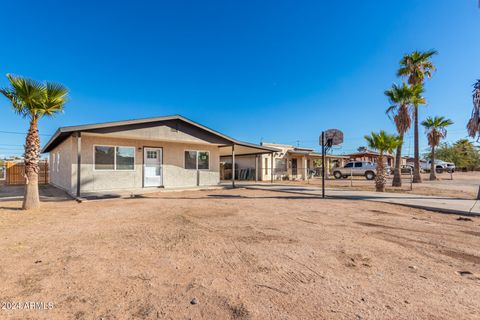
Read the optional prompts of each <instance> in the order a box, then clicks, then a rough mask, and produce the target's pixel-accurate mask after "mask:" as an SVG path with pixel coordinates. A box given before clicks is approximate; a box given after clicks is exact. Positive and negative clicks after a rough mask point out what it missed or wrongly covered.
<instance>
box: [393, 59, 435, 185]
mask: <svg viewBox="0 0 480 320" xmlns="http://www.w3.org/2000/svg"><path fill="white" fill-rule="evenodd" d="M436 54H437V51H436V50H428V51H425V52H420V51H414V52H412V53H411V54H407V55H405V56H404V57H403V58H402V60H400V69H398V71H397V75H398V76H400V77H401V76H405V77H407V78H408V83H409V84H410V85H419V84H423V82H424V81H425V77H427V78H431V77H432V73H433V71H435V70H436V68H435V65H434V64H433V63H432V62H431V61H430V58H431V57H432V56H434V55H436ZM418 106H419V105H418V104H415V103H414V105H413V131H414V166H413V167H414V172H413V182H415V183H417V182H422V176H421V175H420V147H419V135H418Z"/></svg>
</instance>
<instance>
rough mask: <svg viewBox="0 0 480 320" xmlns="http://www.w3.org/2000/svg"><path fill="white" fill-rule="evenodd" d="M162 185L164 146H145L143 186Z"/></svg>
mask: <svg viewBox="0 0 480 320" xmlns="http://www.w3.org/2000/svg"><path fill="white" fill-rule="evenodd" d="M162 185H163V177H162V148H143V186H144V187H160V186H162Z"/></svg>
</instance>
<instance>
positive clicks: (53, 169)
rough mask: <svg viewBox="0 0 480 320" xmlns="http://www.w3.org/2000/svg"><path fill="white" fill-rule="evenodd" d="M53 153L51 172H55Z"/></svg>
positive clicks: (53, 155) (53, 156)
mask: <svg viewBox="0 0 480 320" xmlns="http://www.w3.org/2000/svg"><path fill="white" fill-rule="evenodd" d="M55 168H56V166H55V153H52V172H55Z"/></svg>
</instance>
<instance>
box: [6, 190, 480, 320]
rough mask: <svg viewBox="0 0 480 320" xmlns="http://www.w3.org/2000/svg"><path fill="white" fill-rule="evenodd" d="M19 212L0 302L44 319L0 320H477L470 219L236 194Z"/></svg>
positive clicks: (478, 262)
mask: <svg viewBox="0 0 480 320" xmlns="http://www.w3.org/2000/svg"><path fill="white" fill-rule="evenodd" d="M19 206H20V202H19V201H2V202H0V248H2V250H3V254H2V259H1V260H0V283H2V285H1V286H0V302H3V303H2V304H4V303H5V302H7V301H12V302H20V303H23V302H26V301H28V302H30V301H32V302H46V303H48V302H51V303H53V308H52V309H49V310H4V309H0V318H1V319H478V315H479V314H480V300H479V298H478V297H479V296H480V241H479V237H480V230H479V226H480V219H478V218H472V219H471V220H467V221H465V220H458V218H459V217H458V216H454V215H442V214H437V213H432V212H428V211H423V210H416V209H408V208H404V207H399V206H395V205H388V204H381V203H372V202H362V201H348V200H322V199H318V198H313V197H308V196H292V195H287V194H284V193H275V192H269V191H256V190H243V189H236V190H216V191H190V192H171V193H162V194H155V195H153V194H150V195H148V196H145V198H134V199H114V200H104V201H89V202H84V203H76V202H73V201H63V202H47V203H43V204H42V207H41V209H39V210H36V211H32V212H23V211H19V210H18V207H19ZM7 306H8V305H7ZM2 307H5V305H2ZM7 309H8V308H7Z"/></svg>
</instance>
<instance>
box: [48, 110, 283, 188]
mask: <svg viewBox="0 0 480 320" xmlns="http://www.w3.org/2000/svg"><path fill="white" fill-rule="evenodd" d="M277 151H278V149H276V148H272V147H268V146H260V145H256V144H252V143H248V142H243V141H238V140H236V139H233V138H231V137H228V136H226V135H224V134H222V133H220V132H217V131H214V130H212V129H210V128H207V127H205V126H203V125H201V124H198V123H196V122H194V121H192V120H189V119H187V118H185V117H182V116H180V115H175V116H165V117H157V118H146V119H137V120H127V121H116V122H107V123H99V124H87V125H79V126H70V127H62V128H59V129H58V130H57V131H56V132H55V134H54V135H53V136H52V137H51V139H50V140H49V141H48V142H47V144H46V145H45V146H44V148H43V150H42V152H48V153H49V162H50V168H51V170H50V183H51V184H53V185H55V186H56V187H58V188H61V189H63V190H65V191H66V192H68V193H69V194H71V195H74V196H78V197H79V196H83V195H88V194H90V193H97V192H112V191H129V192H142V191H145V190H147V189H154V188H159V187H162V188H185V187H195V186H213V185H218V184H219V183H220V157H221V156H226V155H229V156H230V157H231V158H233V159H235V156H242V155H245V154H248V155H262V154H265V153H273V152H277ZM233 166H235V161H234V162H233ZM232 183H234V181H232Z"/></svg>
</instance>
